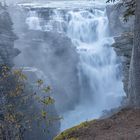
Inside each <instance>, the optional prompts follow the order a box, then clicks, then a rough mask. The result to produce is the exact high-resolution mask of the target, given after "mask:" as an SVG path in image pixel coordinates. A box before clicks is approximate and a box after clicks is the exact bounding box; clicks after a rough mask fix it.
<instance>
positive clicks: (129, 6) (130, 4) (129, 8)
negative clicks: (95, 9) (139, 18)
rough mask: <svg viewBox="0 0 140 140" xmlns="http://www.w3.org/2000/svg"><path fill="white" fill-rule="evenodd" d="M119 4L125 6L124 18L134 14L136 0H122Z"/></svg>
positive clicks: (108, 0) (109, 0)
mask: <svg viewBox="0 0 140 140" xmlns="http://www.w3.org/2000/svg"><path fill="white" fill-rule="evenodd" d="M116 1H118V0H107V1H106V2H107V3H108V2H116ZM120 6H124V7H126V11H125V12H124V20H125V21H128V19H129V17H130V16H133V15H135V7H136V0H130V1H128V0H123V1H122V3H120Z"/></svg>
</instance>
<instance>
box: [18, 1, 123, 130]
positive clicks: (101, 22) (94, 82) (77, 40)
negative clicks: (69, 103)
mask: <svg viewBox="0 0 140 140" xmlns="http://www.w3.org/2000/svg"><path fill="white" fill-rule="evenodd" d="M20 6H22V7H24V8H25V9H30V10H29V12H28V17H27V18H26V24H27V25H28V28H29V30H40V31H43V32H50V31H51V32H57V33H60V34H63V35H64V36H67V37H69V38H70V39H71V41H72V43H73V45H74V46H75V47H76V50H77V54H78V56H79V58H80V59H79V62H78V65H77V69H78V73H77V74H75V75H78V79H79V80H78V81H79V83H78V84H79V85H80V86H79V87H80V93H75V94H77V95H78V98H79V102H77V104H76V105H75V107H74V108H73V109H72V110H67V111H65V112H63V113H62V114H61V115H62V116H63V117H64V119H63V120H61V130H64V129H66V128H69V127H72V126H74V125H76V124H78V123H80V122H82V121H85V120H90V119H94V118H98V117H100V116H101V114H102V112H103V111H104V110H109V109H112V108H115V107H118V106H119V105H120V103H121V99H122V96H124V91H123V84H122V79H121V78H122V77H121V74H120V70H119V66H120V61H119V60H118V58H117V57H116V54H115V52H114V50H113V49H112V48H111V44H112V43H113V38H111V37H109V35H108V18H107V15H106V11H105V5H101V4H99V3H98V4H97V3H93V2H89V1H88V2H87V1H81V3H80V4H79V3H78V2H76V1H75V2H74V1H72V2H71V1H69V2H63V1H59V2H49V3H47V4H46V5H45V6H44V5H41V4H21V5H20ZM44 9H46V11H47V16H48V17H45V16H44V15H43V14H40V13H41V12H42V13H45V14H46V12H44V11H45V10H44ZM42 15H43V16H42ZM46 59H47V58H46ZM63 71H65V68H63ZM63 71H62V73H63ZM68 96H69V97H70V96H71V95H68ZM60 98H61V97H60ZM56 100H57V99H56ZM60 106H61V105H60Z"/></svg>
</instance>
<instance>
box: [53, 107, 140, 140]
mask: <svg viewBox="0 0 140 140" xmlns="http://www.w3.org/2000/svg"><path fill="white" fill-rule="evenodd" d="M54 140H140V109H130V108H125V109H122V110H121V111H119V112H118V113H116V114H114V115H113V116H111V117H110V118H107V119H102V120H93V121H90V122H84V123H82V124H80V125H78V126H75V127H73V128H70V129H68V130H66V131H64V132H62V133H61V134H60V135H58V136H57V137H56V138H55V139H54Z"/></svg>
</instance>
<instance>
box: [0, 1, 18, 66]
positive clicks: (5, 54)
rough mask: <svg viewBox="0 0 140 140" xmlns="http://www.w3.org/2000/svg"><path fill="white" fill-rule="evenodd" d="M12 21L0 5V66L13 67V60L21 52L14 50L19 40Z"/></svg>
mask: <svg viewBox="0 0 140 140" xmlns="http://www.w3.org/2000/svg"><path fill="white" fill-rule="evenodd" d="M12 25H13V24H12V21H11V18H10V16H9V13H8V12H7V10H6V8H5V7H4V6H2V5H1V4H0V65H7V66H9V67H12V66H13V65H14V64H13V59H14V57H16V56H17V55H18V54H19V53H20V52H19V50H18V49H16V48H14V41H15V40H16V39H17V37H16V35H15V34H14V32H13V26H12Z"/></svg>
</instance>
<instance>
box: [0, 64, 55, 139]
mask: <svg viewBox="0 0 140 140" xmlns="http://www.w3.org/2000/svg"><path fill="white" fill-rule="evenodd" d="M27 80H28V78H27V76H26V75H25V74H24V73H23V71H22V69H20V70H12V71H11V70H10V68H9V67H7V66H5V65H3V66H0V85H1V87H2V89H1V95H3V97H4V98H5V99H6V102H5V103H3V104H2V105H1V108H0V110H1V111H3V116H4V118H3V119H4V120H3V121H4V122H5V123H6V124H8V125H10V126H12V127H13V129H14V128H15V129H18V130H19V131H20V129H22V130H23V128H24V129H25V130H27V129H29V130H30V129H32V122H33V121H34V120H35V121H36V120H37V123H42V121H44V124H46V127H47V122H50V121H53V120H54V118H53V117H52V118H51V117H50V116H48V113H47V111H46V110H47V107H48V106H49V105H53V104H54V103H55V100H54V99H53V98H52V97H51V96H50V93H51V92H50V91H51V87H50V86H45V85H44V81H43V80H42V79H38V80H37V81H36V82H35V83H37V89H38V93H36V92H35V93H34V92H33V91H31V90H29V89H28V86H27V85H28V83H27V82H28V81H27ZM44 93H47V94H44ZM41 94H42V95H43V96H42V95H41ZM36 101H37V103H38V104H40V106H41V107H42V109H41V110H38V111H40V112H36V111H34V110H36V107H35V106H34V104H35V102H36ZM56 118H57V117H56ZM56 118H55V120H56ZM57 119H58V118H57ZM0 125H1V124H0ZM42 130H43V132H45V129H44V128H42ZM15 135H16V136H17V135H20V133H18V134H15ZM20 138H21V136H18V140H20ZM15 140H16V139H15Z"/></svg>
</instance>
